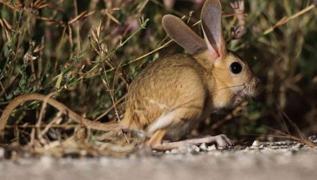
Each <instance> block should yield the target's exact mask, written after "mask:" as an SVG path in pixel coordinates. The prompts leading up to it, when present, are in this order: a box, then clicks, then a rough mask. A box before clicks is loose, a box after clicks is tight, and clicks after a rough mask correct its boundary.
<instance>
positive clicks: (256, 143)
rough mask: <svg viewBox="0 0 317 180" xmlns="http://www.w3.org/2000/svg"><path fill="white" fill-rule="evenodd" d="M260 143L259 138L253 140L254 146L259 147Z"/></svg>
mask: <svg viewBox="0 0 317 180" xmlns="http://www.w3.org/2000/svg"><path fill="white" fill-rule="evenodd" d="M259 145H260V142H259V141H258V140H255V141H253V143H252V146H251V147H253V148H255V147H258V146H259Z"/></svg>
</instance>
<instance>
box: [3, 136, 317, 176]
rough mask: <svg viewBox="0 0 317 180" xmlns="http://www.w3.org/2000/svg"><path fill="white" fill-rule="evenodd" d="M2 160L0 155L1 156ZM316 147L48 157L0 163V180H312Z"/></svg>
mask: <svg viewBox="0 0 317 180" xmlns="http://www.w3.org/2000/svg"><path fill="white" fill-rule="evenodd" d="M0 159H1V156H0ZM316 168H317V149H316V148H308V147H305V146H302V145H300V144H296V143H293V144H292V143H287V142H278V143H275V145H272V144H270V145H268V143H258V142H255V143H253V145H252V146H250V147H246V148H241V149H239V150H237V149H233V150H216V149H214V148H210V147H194V148H192V149H191V151H189V152H178V151H170V152H165V153H154V155H146V156H140V155H132V156H130V157H128V158H110V157H100V158H79V159H71V158H62V159H55V158H52V157H49V156H43V157H41V158H21V159H19V160H16V161H12V160H4V159H2V160H0V179H1V180H12V179H25V178H27V179H32V180H42V179H46V180H57V179H58V180H61V179H68V180H72V179H75V180H88V179H95V180H99V179H100V180H104V179H107V180H108V179H122V180H127V179H128V180H143V179H144V180H145V179H146V180H147V179H152V180H158V179H182V180H192V179H209V180H212V179H215V180H226V179H246V180H248V179H250V180H251V179H252V180H253V179H257V180H261V179H263V180H267V179H287V180H298V179H301V180H302V179H309V180H310V179H311V180H315V179H316V177H317V169H316Z"/></svg>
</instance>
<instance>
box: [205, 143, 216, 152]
mask: <svg viewBox="0 0 317 180" xmlns="http://www.w3.org/2000/svg"><path fill="white" fill-rule="evenodd" d="M214 150H217V148H216V146H215V145H214V144H213V145H211V146H208V147H207V151H214Z"/></svg>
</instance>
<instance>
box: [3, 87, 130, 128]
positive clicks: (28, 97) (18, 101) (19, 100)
mask: <svg viewBox="0 0 317 180" xmlns="http://www.w3.org/2000/svg"><path fill="white" fill-rule="evenodd" d="M27 101H42V102H44V101H45V102H47V103H48V104H49V105H51V106H53V107H54V108H56V109H58V110H59V111H60V112H62V113H63V114H66V115H68V116H69V118H70V119H72V120H74V121H76V122H77V123H80V124H82V125H84V126H86V127H88V128H90V129H94V130H101V131H114V130H121V129H124V128H122V127H121V126H120V124H119V123H116V122H109V123H100V122H94V121H91V120H89V119H86V118H84V117H82V116H80V115H79V114H77V113H75V112H74V111H72V110H71V109H70V108H68V107H67V106H66V105H64V104H62V103H60V102H58V101H57V100H55V99H52V98H48V99H47V96H44V95H42V94H37V93H31V94H25V95H20V96H18V97H16V98H14V99H13V100H11V101H10V103H9V104H8V105H7V106H6V107H5V109H4V110H3V113H2V115H1V117H0V132H1V131H3V130H4V129H5V127H6V124H7V121H8V119H9V117H10V115H11V113H12V112H13V111H14V109H15V108H17V107H18V106H20V105H22V104H23V103H25V102H27Z"/></svg>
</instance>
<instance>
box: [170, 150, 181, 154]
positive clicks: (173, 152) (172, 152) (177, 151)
mask: <svg viewBox="0 0 317 180" xmlns="http://www.w3.org/2000/svg"><path fill="white" fill-rule="evenodd" d="M178 153H179V150H178V149H172V150H171V154H178Z"/></svg>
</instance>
